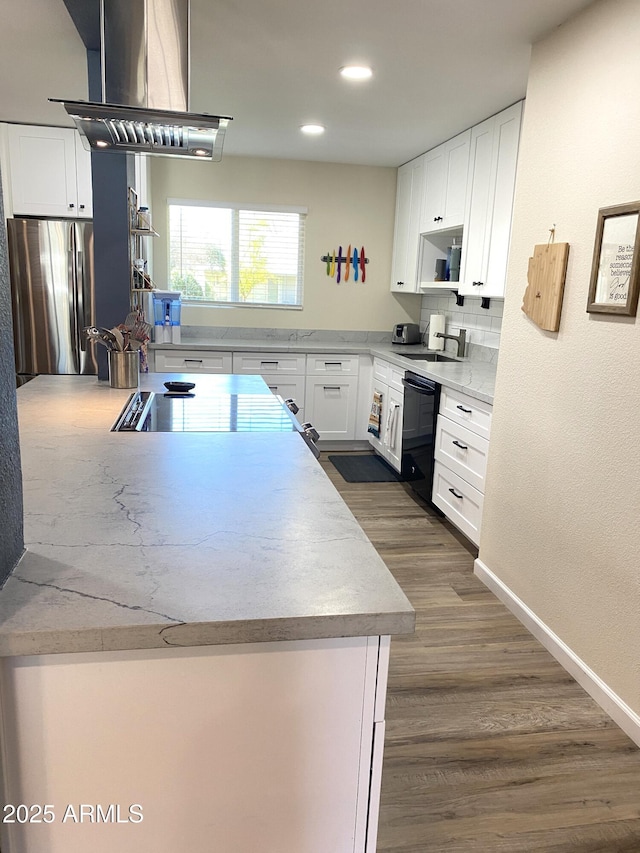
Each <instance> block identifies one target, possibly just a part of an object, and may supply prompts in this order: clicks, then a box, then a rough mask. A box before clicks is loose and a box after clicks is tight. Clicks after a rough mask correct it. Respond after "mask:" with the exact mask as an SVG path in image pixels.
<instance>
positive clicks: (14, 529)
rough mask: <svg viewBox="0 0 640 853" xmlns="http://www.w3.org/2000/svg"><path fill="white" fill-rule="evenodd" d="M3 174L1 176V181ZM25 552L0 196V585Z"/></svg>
mask: <svg viewBox="0 0 640 853" xmlns="http://www.w3.org/2000/svg"><path fill="white" fill-rule="evenodd" d="M1 180H2V175H0V182H1ZM23 550H24V539H23V527H22V475H21V469H20V444H19V441H18V419H17V414H16V381H15V366H14V359H13V331H12V323H11V291H10V287H9V259H8V256H7V232H6V228H5V219H4V210H3V208H2V194H1V193H0V585H2V584H3V583H4V582H5V580H6V579H7V577H8V576H9V573H10V572H11V570H12V569H13V568H14V566H15V565H16V563H17V562H18V560H19V559H20V556H21V555H22V552H23Z"/></svg>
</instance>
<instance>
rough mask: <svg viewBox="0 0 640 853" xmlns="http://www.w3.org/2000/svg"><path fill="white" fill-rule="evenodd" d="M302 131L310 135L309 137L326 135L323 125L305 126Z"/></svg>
mask: <svg viewBox="0 0 640 853" xmlns="http://www.w3.org/2000/svg"><path fill="white" fill-rule="evenodd" d="M300 130H301V131H302V132H303V133H308V134H309V136H319V135H320V134H321V133H324V127H323V126H322V125H321V124H303V125H302V127H301V128H300Z"/></svg>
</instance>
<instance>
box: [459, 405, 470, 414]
mask: <svg viewBox="0 0 640 853" xmlns="http://www.w3.org/2000/svg"><path fill="white" fill-rule="evenodd" d="M456 408H458V409H460V411H461V412H464V413H465V414H466V415H470V414H471V413H472V411H473V410H472V409H465V407H464V406H456Z"/></svg>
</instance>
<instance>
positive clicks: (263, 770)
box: [0, 374, 414, 853]
mask: <svg viewBox="0 0 640 853" xmlns="http://www.w3.org/2000/svg"><path fill="white" fill-rule="evenodd" d="M167 378H168V377H167V376H163V375H162V374H150V375H149V376H147V377H143V379H142V382H141V385H142V387H147V388H149V389H150V390H156V391H163V390H164V389H163V386H162V382H163V380H165V379H167ZM214 379H215V381H217V382H218V383H220V382H223V383H224V382H227V383H228V384H227V386H225V387H226V390H227V391H229V392H233V391H234V390H235V391H236V392H237V393H245V394H269V391H268V389H267V386H266V385H265V384H264V382H263V381H262V380H261V379H260V378H259V377H253V376H233V377H227V378H226V379H225V378H223V377H215V378H211V380H212V381H214ZM194 381H196V383H197V387H196V393H198V391H199V390H201V388H202V386H204V385H205V384H206V381H207V377H202V376H198V377H196V378H195V380H194ZM218 389H219V390H224V389H223V388H222V386H220V385H219V386H218ZM128 394H129V392H127V391H119V390H115V389H112V388H109V387H108V386H107V385H106V384H105V383H98V382H97V381H96V380H95V378H91V377H64V376H57V377H39V378H37V379H35V380H34V381H33V382H31V383H28V384H27V385H25V386H23V387H22V388H21V389H20V390H19V393H18V404H19V419H20V436H21V450H22V468H23V477H24V487H25V540H26V544H27V552H26V554H25V555H24V557H23V559H22V560H21V562H20V563H19V565H18V566H17V568H16V570H15V571H14V573H13V575H12V576H11V577H10V578H9V580H8V581H7V583H6V584H5V587H4V588H3V590H2V592H0V653H1V654H2V656H3V658H2V672H1V677H2V683H1V699H2V720H3V741H4V743H3V775H4V788H5V792H4V793H5V802H7V803H12V804H14V805H17V804H20V803H21V804H42V805H43V806H44V805H45V804H50V805H51V806H52V809H51V813H52V814H53V815H54V819H53V820H51V821H48V820H44V821H42V822H37V821H36V822H27V823H22V822H19V823H18V822H16V823H14V824H5V825H4V835H3V837H2V849H3V850H5V849H6V850H7V851H8V853H12V851H15V850H20V851H21V853H36V851H41V850H45V849H46V850H47V851H49V852H50V853H58V851H60V853H62V851H63V850H64V851H65V853H69V851H71V852H72V853H75V851H78V853H79V851H84V850H87V849H91V850H93V851H97V853H102V851H105V853H106V851H112V850H114V849H118V850H119V851H121V853H127V851H134V850H135V851H139V850H152V849H153V850H155V851H167V852H168V851H170V850H175V849H180V848H181V849H189V850H190V851H194V853H199V851H202V853H204V851H207V852H208V851H210V850H211V849H220V850H225V851H239V853H240V852H241V851H248V850H260V851H262V853H271V851H274V853H275V851H278V853H289V851H290V852H291V853H326V851H328V850H335V851H340V853H342V851H347V850H348V851H352V850H353V851H365V850H366V851H368V853H369V851H373V850H374V849H375V826H376V823H377V799H378V789H379V782H380V773H381V758H382V744H383V739H384V700H385V690H386V668H387V660H388V650H389V636H390V635H392V634H396V633H408V632H411V631H412V630H413V620H414V614H413V610H412V608H411V605H410V604H409V602H408V601H407V599H406V597H405V596H404V594H403V593H402V591H401V590H400V588H399V587H398V586H397V584H396V583H395V581H394V579H393V578H392V576H391V574H390V573H389V571H388V570H387V568H386V566H385V565H384V563H383V562H382V561H381V559H380V558H379V556H378V555H377V553H376V552H375V550H374V549H373V547H372V545H371V543H370V542H369V541H368V539H367V538H366V536H365V534H364V533H363V532H362V530H361V529H360V527H359V525H358V524H357V522H356V520H355V519H354V518H353V516H352V515H351V513H350V512H349V510H348V509H347V507H346V506H345V504H344V503H343V501H342V499H341V498H340V497H339V495H338V494H337V492H336V491H335V489H334V488H333V486H332V485H331V483H330V482H329V480H328V478H327V477H326V475H325V474H324V472H323V471H322V469H321V467H320V466H319V465H318V463H317V462H316V460H315V458H314V457H313V455H312V453H311V452H310V451H309V449H308V448H307V446H306V445H305V443H304V442H303V441H302V439H301V438H300V436H299V435H298V434H297V433H296V432H295V431H293V430H292V431H290V432H216V433H196V432H194V433H188V432H182V433H136V434H130V433H127V434H123V433H114V432H110V428H111V426H112V425H113V423H114V421H115V420H116V418H117V416H118V414H119V412H120V410H121V409H122V407H123V405H124V404H125V402H126V400H127V398H128ZM69 804H76V806H79V805H80V804H85V805H88V804H92V806H93V815H94V816H95V815H96V814H98V812H97V811H96V809H97V805H98V804H99V805H100V806H101V808H102V810H103V812H101V814H104V810H107V809H108V807H109V806H110V805H114V806H116V805H117V806H118V807H119V812H118V813H119V815H120V817H121V821H120V822H117V821H113V822H110V821H108V820H107V821H105V820H102V821H95V820H89V818H86V820H85V821H84V822H82V823H80V822H79V821H76V822H73V821H69V820H67V821H65V822H63V816H64V812H65V809H66V807H67V806H68V805H69ZM133 805H139V806H140V807H141V811H142V814H143V820H140V821H137V820H135V819H133V818H135V817H136V816H137V814H138V812H137V811H135V810H134V811H131V807H132V806H133ZM115 813H116V811H115V809H114V810H112V812H111V814H112V815H113V814H115ZM87 814H88V812H87ZM128 815H129V817H132V819H131V820H128V818H127V816H128Z"/></svg>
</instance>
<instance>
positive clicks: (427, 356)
mask: <svg viewBox="0 0 640 853" xmlns="http://www.w3.org/2000/svg"><path fill="white" fill-rule="evenodd" d="M398 355H401V356H402V357H403V358H410V359H411V360H412V361H458V359H457V358H450V357H449V356H448V355H441V354H440V353H439V352H403V353H398Z"/></svg>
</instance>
